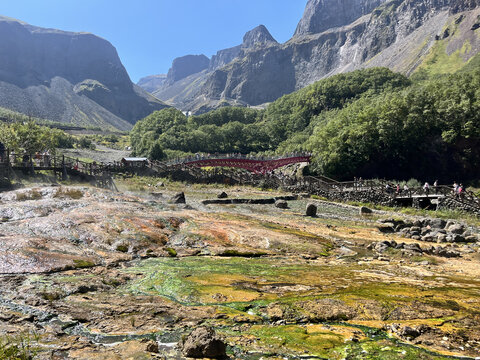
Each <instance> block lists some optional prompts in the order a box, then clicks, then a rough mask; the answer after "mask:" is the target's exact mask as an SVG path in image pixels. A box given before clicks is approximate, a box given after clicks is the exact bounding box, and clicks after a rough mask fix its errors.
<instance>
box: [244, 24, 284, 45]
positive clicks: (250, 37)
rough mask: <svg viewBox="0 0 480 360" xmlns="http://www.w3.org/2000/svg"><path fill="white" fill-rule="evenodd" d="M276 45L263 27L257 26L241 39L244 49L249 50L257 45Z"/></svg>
mask: <svg viewBox="0 0 480 360" xmlns="http://www.w3.org/2000/svg"><path fill="white" fill-rule="evenodd" d="M268 43H277V41H276V40H275V39H274V38H273V36H272V35H271V34H270V32H269V31H268V30H267V28H266V27H265V26H264V25H259V26H257V27H256V28H255V29H253V30H250V31H249V32H247V33H246V34H245V36H244V37H243V45H242V47H244V48H251V47H254V46H255V45H257V44H268Z"/></svg>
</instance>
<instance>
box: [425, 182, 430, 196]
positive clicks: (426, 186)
mask: <svg viewBox="0 0 480 360" xmlns="http://www.w3.org/2000/svg"><path fill="white" fill-rule="evenodd" d="M423 191H424V192H425V194H426V195H427V196H428V193H429V192H430V184H429V183H428V182H426V183H425V185H423Z"/></svg>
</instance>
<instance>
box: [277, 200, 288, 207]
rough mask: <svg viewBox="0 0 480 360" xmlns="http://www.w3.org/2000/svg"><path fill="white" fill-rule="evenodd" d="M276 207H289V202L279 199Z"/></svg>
mask: <svg viewBox="0 0 480 360" xmlns="http://www.w3.org/2000/svg"><path fill="white" fill-rule="evenodd" d="M275 207H277V208H279V209H288V203H287V202H286V201H285V200H277V201H276V202H275Z"/></svg>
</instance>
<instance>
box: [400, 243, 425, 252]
mask: <svg viewBox="0 0 480 360" xmlns="http://www.w3.org/2000/svg"><path fill="white" fill-rule="evenodd" d="M403 248H404V249H405V250H410V251H415V252H420V253H421V252H422V248H421V247H420V245H418V244H405V245H404V246H403Z"/></svg>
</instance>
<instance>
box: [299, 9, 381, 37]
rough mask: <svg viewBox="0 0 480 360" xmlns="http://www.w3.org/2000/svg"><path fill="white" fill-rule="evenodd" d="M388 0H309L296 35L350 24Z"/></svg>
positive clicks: (316, 32) (314, 32) (315, 32)
mask: <svg viewBox="0 0 480 360" xmlns="http://www.w3.org/2000/svg"><path fill="white" fill-rule="evenodd" d="M387 1H388V0H309V1H308V3H307V6H306V7H305V12H304V14H303V17H302V19H301V20H300V22H299V24H298V26H297V30H296V31H295V34H294V36H302V35H309V34H318V33H321V32H323V31H325V30H328V29H331V28H336V27H340V26H345V25H348V24H350V23H352V22H354V21H355V20H357V19H358V18H360V17H362V16H364V15H367V14H369V13H371V12H372V11H373V10H374V9H375V8H376V7H378V6H379V5H381V4H383V3H385V2H387Z"/></svg>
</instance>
